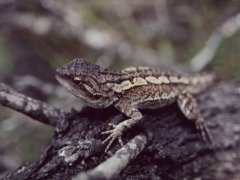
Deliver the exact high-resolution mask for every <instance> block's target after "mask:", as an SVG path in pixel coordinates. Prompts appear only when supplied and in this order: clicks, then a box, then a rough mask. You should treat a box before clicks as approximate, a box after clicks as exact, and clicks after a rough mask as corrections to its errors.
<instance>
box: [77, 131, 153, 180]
mask: <svg viewBox="0 0 240 180" xmlns="http://www.w3.org/2000/svg"><path fill="white" fill-rule="evenodd" d="M147 142H148V140H147V137H146V136H145V135H143V134H140V135H137V136H135V137H134V138H133V139H131V140H130V141H129V142H128V143H127V144H126V145H124V146H123V147H122V148H121V149H119V150H118V151H117V152H116V153H115V154H114V155H113V156H111V157H110V158H109V159H107V160H106V161H104V162H103V163H101V164H99V165H98V166H97V167H95V168H94V169H92V170H89V171H88V172H86V173H81V174H79V175H78V176H76V177H75V178H73V180H91V179H112V178H114V177H116V176H118V175H119V174H120V172H122V170H123V169H125V168H126V167H127V165H128V164H129V163H130V162H132V161H133V160H134V159H135V158H136V157H137V156H138V155H139V154H140V153H141V152H142V151H143V149H144V148H145V147H146V145H147Z"/></svg>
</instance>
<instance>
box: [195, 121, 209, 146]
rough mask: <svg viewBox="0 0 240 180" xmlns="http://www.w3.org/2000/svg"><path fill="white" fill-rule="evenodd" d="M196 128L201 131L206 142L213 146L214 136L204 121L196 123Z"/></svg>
mask: <svg viewBox="0 0 240 180" xmlns="http://www.w3.org/2000/svg"><path fill="white" fill-rule="evenodd" d="M196 128H197V129H198V130H199V131H200V133H201V136H202V138H203V140H204V141H208V142H209V143H210V144H211V145H213V139H212V135H211V133H210V131H209V129H208V128H207V127H206V126H205V124H204V122H203V121H198V122H196Z"/></svg>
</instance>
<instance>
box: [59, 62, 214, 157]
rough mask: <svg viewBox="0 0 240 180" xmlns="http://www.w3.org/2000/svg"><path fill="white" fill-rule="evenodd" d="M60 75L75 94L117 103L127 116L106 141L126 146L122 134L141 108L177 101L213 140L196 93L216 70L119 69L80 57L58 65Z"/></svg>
mask: <svg viewBox="0 0 240 180" xmlns="http://www.w3.org/2000/svg"><path fill="white" fill-rule="evenodd" d="M56 79H57V80H58V81H59V82H60V84H61V85H62V86H63V87H65V88H66V89H67V90H68V91H70V92H71V93H72V94H73V95H75V96H76V97H78V98H80V99H81V100H82V101H83V102H85V103H86V104H87V105H89V106H92V107H94V108H105V107H109V106H114V107H116V108H117V109H118V110H119V111H120V112H122V113H123V114H125V115H126V116H127V117H128V118H129V119H126V120H124V121H122V122H120V123H119V124H117V125H115V124H112V123H109V126H110V127H111V129H110V130H107V131H103V132H102V134H105V135H108V136H107V138H106V139H105V140H104V141H103V143H106V142H109V143H108V144H107V146H106V149H105V152H107V151H108V149H109V148H110V146H111V145H112V143H113V142H114V141H115V140H118V142H119V143H120V144H121V145H122V146H123V141H122V135H123V134H124V133H125V132H126V131H127V130H128V129H131V128H133V126H134V125H136V124H138V123H139V122H140V121H141V119H142V118H143V115H142V113H141V112H140V111H139V109H143V108H150V109H155V108H162V107H165V106H168V105H170V104H172V103H174V102H177V104H178V106H179V107H180V109H181V111H182V113H183V114H184V115H185V117H186V118H187V119H189V120H190V121H192V122H193V123H194V124H195V126H196V129H197V130H198V131H199V132H200V134H201V136H202V138H203V140H205V141H208V142H209V143H210V144H212V143H213V139H212V135H211V133H210V130H209V128H208V127H207V126H206V123H205V121H204V118H203V116H202V114H201V112H200V110H199V108H198V106H197V103H196V100H195V98H194V96H193V95H195V94H197V93H199V92H200V91H202V90H204V89H206V88H207V87H208V86H209V85H211V84H212V83H213V81H214V76H213V75H212V74H207V73H202V74H187V73H179V72H173V71H164V70H160V69H157V68H150V67H129V68H126V69H124V70H122V71H119V72H116V71H112V70H109V69H105V68H102V67H100V66H99V65H96V64H91V63H89V62H87V61H86V60H85V59H80V58H76V59H74V60H72V61H71V62H69V63H67V64H65V65H63V66H61V67H59V68H57V70H56Z"/></svg>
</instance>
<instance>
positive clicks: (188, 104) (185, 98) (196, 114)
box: [177, 92, 213, 145]
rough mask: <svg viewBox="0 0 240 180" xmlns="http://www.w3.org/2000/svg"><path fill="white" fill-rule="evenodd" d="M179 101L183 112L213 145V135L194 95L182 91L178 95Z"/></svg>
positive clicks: (204, 138)
mask: <svg viewBox="0 0 240 180" xmlns="http://www.w3.org/2000/svg"><path fill="white" fill-rule="evenodd" d="M177 103H178V106H179V107H180V109H181V111H182V113H183V114H184V115H185V116H186V117H187V118H188V119H189V120H191V121H193V122H194V123H195V126H196V128H197V130H198V131H200V133H201V136H202V138H203V140H205V141H208V142H209V143H210V144H211V145H213V138H212V135H211V133H210V130H209V129H208V127H207V126H206V124H205V121H204V119H203V117H202V115H201V113H200V110H199V108H198V106H197V103H196V101H195V99H194V97H193V96H192V95H191V94H190V93H187V92H185V93H181V94H179V95H178V98H177Z"/></svg>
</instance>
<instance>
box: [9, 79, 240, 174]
mask: <svg viewBox="0 0 240 180" xmlns="http://www.w3.org/2000/svg"><path fill="white" fill-rule="evenodd" d="M196 98H197V101H198V104H199V107H200V109H201V112H202V114H203V116H204V117H205V119H206V123H207V125H208V127H209V128H210V130H211V132H212V134H213V139H214V141H215V144H216V147H215V149H214V150H212V149H210V148H209V146H208V144H207V143H205V142H203V141H202V140H201V138H200V135H199V134H198V133H197V131H196V129H195V127H194V125H193V124H192V123H190V122H189V121H188V120H187V119H186V118H185V117H184V115H182V113H181V112H180V110H179V108H178V106H177V104H176V103H175V104H173V105H171V106H169V107H166V108H162V109H157V110H143V111H142V112H143V114H144V121H143V122H142V124H141V125H138V126H137V127H135V128H134V129H132V130H131V131H130V132H129V133H127V134H126V135H125V136H124V138H123V140H124V143H126V142H127V141H129V140H130V139H131V138H132V137H134V136H135V135H137V134H140V133H142V132H151V134H152V136H153V137H152V140H151V141H148V146H147V147H146V148H145V149H144V150H143V151H142V152H141V154H139V156H137V158H136V159H135V160H133V161H132V162H130V164H129V165H128V166H127V167H126V168H125V169H124V170H123V171H122V172H121V173H120V174H119V175H118V176H117V177H116V179H194V178H201V179H240V163H239V162H240V151H239V147H240V119H239V117H240V103H239V102H240V83H239V82H232V83H223V84H219V85H216V86H215V87H211V88H209V89H208V90H206V91H205V92H203V93H202V94H200V95H198V96H197V97H196ZM118 114H119V112H118V111H117V110H116V109H114V108H107V109H93V108H89V107H86V108H84V109H83V110H82V111H81V112H78V111H75V110H74V109H73V110H72V111H71V112H68V113H65V115H64V116H63V117H61V118H60V119H59V122H58V124H61V125H57V127H58V128H56V129H57V130H56V131H55V133H54V136H53V137H52V140H51V142H49V145H48V147H47V148H46V150H45V152H43V153H42V155H41V157H39V159H37V160H36V161H34V162H30V163H27V164H25V165H23V166H22V167H19V168H18V169H16V170H15V171H13V172H10V173H9V174H8V175H7V176H6V177H5V179H71V177H74V176H76V175H77V174H78V173H80V172H85V171H87V170H90V169H92V168H94V167H96V166H97V165H98V164H100V163H101V162H103V161H105V160H106V159H108V158H109V157H110V156H111V155H110V154H104V153H103V152H104V148H105V146H104V145H103V144H102V143H101V142H102V140H103V139H104V136H103V135H101V131H103V130H105V129H107V124H108V123H109V122H112V119H113V117H115V116H116V115H118ZM113 123H116V122H113ZM63 125H64V126H63ZM59 127H64V128H59ZM59 129H60V130H59ZM119 148H120V145H119V144H117V143H114V144H113V146H112V148H111V149H110V150H111V151H112V152H115V151H117V150H118V149H119ZM92 179H94V178H92Z"/></svg>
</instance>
